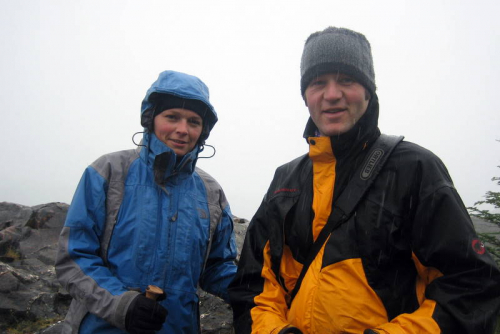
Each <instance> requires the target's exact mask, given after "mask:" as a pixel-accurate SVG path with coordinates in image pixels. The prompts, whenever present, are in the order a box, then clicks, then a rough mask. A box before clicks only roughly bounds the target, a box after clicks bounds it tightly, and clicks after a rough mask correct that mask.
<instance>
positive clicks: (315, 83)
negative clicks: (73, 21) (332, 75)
mask: <svg viewBox="0 0 500 334" xmlns="http://www.w3.org/2000/svg"><path fill="white" fill-rule="evenodd" d="M324 84H325V80H321V79H315V80H313V81H311V83H310V84H309V86H321V85H324Z"/></svg>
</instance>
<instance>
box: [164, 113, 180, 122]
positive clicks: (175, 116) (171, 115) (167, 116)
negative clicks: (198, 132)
mask: <svg viewBox="0 0 500 334" xmlns="http://www.w3.org/2000/svg"><path fill="white" fill-rule="evenodd" d="M165 118H166V119H168V120H172V121H174V120H176V119H177V118H178V117H177V115H174V114H166V115H165Z"/></svg>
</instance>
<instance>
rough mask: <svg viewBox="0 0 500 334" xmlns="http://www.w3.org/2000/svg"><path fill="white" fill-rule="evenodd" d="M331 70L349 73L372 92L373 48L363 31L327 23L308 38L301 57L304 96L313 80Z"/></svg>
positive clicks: (373, 76)
mask: <svg viewBox="0 0 500 334" xmlns="http://www.w3.org/2000/svg"><path fill="white" fill-rule="evenodd" d="M332 72H339V73H344V74H347V75H350V76H352V77H353V78H354V79H355V80H357V81H358V82H359V83H360V84H362V85H363V86H364V87H366V88H367V89H368V90H369V91H370V93H371V94H373V93H374V92H375V89H376V86H375V72H374V70H373V59H372V51H371V47H370V43H369V42H368V40H367V39H366V37H365V36H364V35H362V34H360V33H358V32H355V31H352V30H349V29H345V28H336V27H328V28H326V29H325V30H323V31H317V32H315V33H313V34H311V35H310V36H309V37H308V38H307V40H306V43H305V45H304V52H303V53H302V59H301V61H300V76H301V79H300V90H301V93H302V96H304V92H305V91H306V88H307V86H308V85H309V83H310V82H311V80H313V79H314V78H317V77H318V76H321V75H323V74H326V73H332Z"/></svg>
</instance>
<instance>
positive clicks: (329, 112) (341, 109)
mask: <svg viewBox="0 0 500 334" xmlns="http://www.w3.org/2000/svg"><path fill="white" fill-rule="evenodd" d="M346 110H347V109H345V108H332V109H326V110H323V111H322V112H323V113H325V114H338V113H340V112H343V111H346Z"/></svg>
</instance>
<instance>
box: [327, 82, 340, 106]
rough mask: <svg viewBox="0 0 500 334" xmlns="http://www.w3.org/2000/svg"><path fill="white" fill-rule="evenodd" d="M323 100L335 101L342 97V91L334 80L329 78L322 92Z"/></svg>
mask: <svg viewBox="0 0 500 334" xmlns="http://www.w3.org/2000/svg"><path fill="white" fill-rule="evenodd" d="M323 97H324V99H325V100H328V101H335V100H338V99H340V98H341V97H342V91H341V90H340V87H339V85H338V84H337V82H335V80H329V81H328V83H327V84H326V86H325V91H324V94H323Z"/></svg>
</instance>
